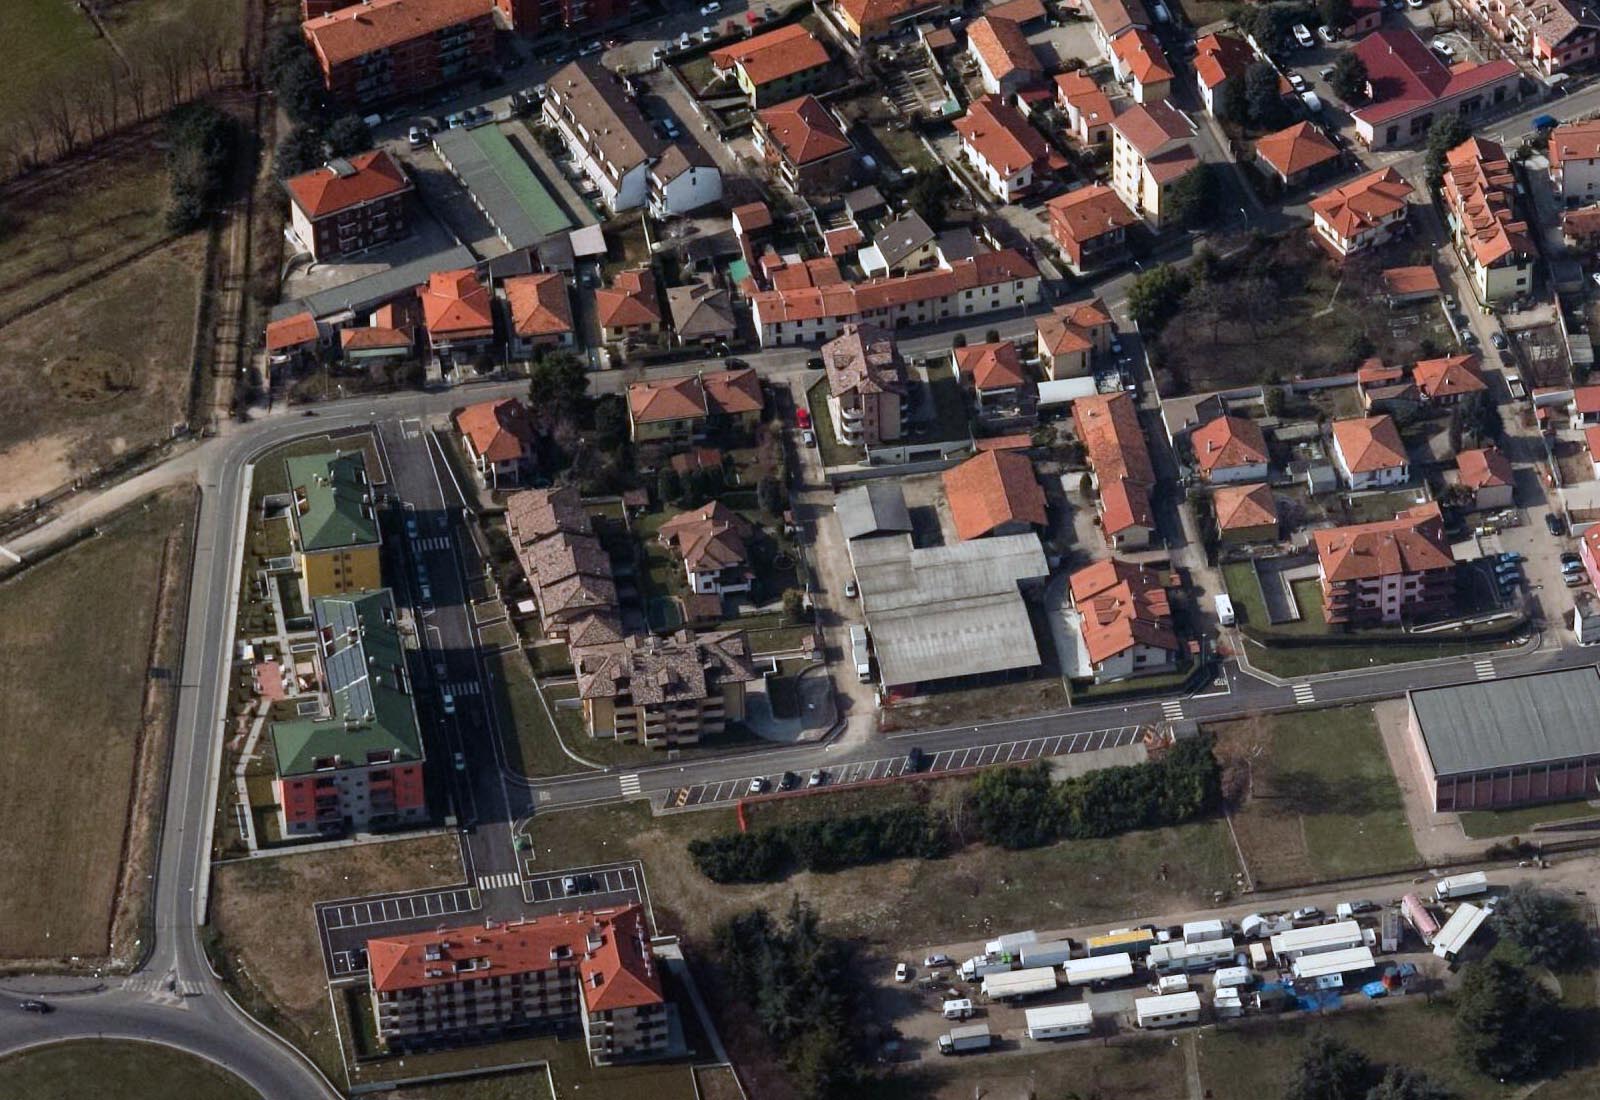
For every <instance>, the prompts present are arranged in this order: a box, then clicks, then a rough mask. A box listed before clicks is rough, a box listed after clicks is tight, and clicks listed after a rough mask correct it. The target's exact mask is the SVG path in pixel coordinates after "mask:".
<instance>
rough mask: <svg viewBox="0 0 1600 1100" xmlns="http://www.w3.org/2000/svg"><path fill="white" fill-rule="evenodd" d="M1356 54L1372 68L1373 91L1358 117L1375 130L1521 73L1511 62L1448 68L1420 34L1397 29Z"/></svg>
mask: <svg viewBox="0 0 1600 1100" xmlns="http://www.w3.org/2000/svg"><path fill="white" fill-rule="evenodd" d="M1351 52H1353V53H1354V54H1355V55H1356V56H1357V57H1359V58H1360V59H1361V60H1362V61H1363V62H1364V63H1365V64H1366V67H1367V77H1368V83H1369V85H1370V86H1371V88H1372V102H1371V103H1370V104H1368V105H1367V106H1365V107H1361V108H1358V109H1357V110H1356V111H1355V112H1353V113H1354V114H1355V116H1356V117H1357V118H1359V119H1361V120H1363V121H1365V122H1367V123H1370V124H1371V125H1374V126H1376V125H1379V124H1381V123H1384V122H1387V121H1388V120H1389V119H1392V118H1396V117H1398V116H1400V115H1404V114H1409V113H1411V112H1413V111H1421V110H1427V109H1428V108H1430V107H1431V106H1432V105H1433V104H1434V103H1436V102H1438V101H1439V100H1441V99H1449V98H1454V97H1456V96H1462V95H1466V94H1467V93H1468V92H1471V91H1472V90H1474V89H1476V88H1481V87H1484V86H1486V85H1489V84H1493V83H1495V82H1496V81H1501V80H1505V79H1506V78H1507V77H1512V76H1515V75H1516V73H1517V67H1516V65H1514V64H1512V63H1511V62H1510V61H1505V60H1498V61H1490V62H1487V63H1486V64H1482V65H1472V64H1469V63H1466V62H1463V63H1461V64H1459V65H1452V66H1449V67H1446V66H1445V65H1444V63H1443V62H1441V61H1440V60H1439V59H1438V58H1437V57H1435V56H1434V55H1433V51H1432V50H1430V49H1428V47H1427V45H1426V44H1425V43H1424V42H1423V41H1422V39H1421V38H1419V37H1417V35H1416V33H1415V32H1414V31H1412V30H1410V29H1400V28H1396V27H1387V28H1384V29H1382V30H1377V31H1373V32H1372V33H1371V34H1369V35H1367V36H1366V37H1365V38H1363V39H1362V40H1361V41H1360V42H1357V43H1356V44H1355V47H1354V49H1353V50H1352V51H1351Z"/></svg>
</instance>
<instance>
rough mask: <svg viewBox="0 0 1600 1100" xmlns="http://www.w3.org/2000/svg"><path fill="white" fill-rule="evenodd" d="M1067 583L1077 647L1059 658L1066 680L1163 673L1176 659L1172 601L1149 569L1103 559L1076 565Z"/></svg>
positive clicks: (1112, 679) (1100, 681)
mask: <svg viewBox="0 0 1600 1100" xmlns="http://www.w3.org/2000/svg"><path fill="white" fill-rule="evenodd" d="M1068 584H1069V586H1070V589H1071V594H1072V612H1071V613H1070V617H1069V622H1070V624H1071V626H1072V628H1073V633H1074V635H1076V639H1077V646H1076V649H1075V652H1071V653H1068V654H1066V655H1065V657H1064V660H1065V661H1066V662H1067V664H1068V666H1069V667H1068V669H1067V675H1068V676H1069V677H1071V678H1072V679H1075V680H1088V679H1092V680H1093V681H1094V682H1095V683H1097V684H1105V683H1112V682H1115V681H1118V680H1127V679H1130V678H1132V677H1134V676H1148V675H1150V674H1152V673H1157V672H1166V671H1168V670H1170V669H1172V668H1174V667H1176V666H1177V664H1178V661H1179V660H1181V659H1182V656H1183V646H1182V644H1181V643H1180V642H1179V641H1178V634H1177V631H1176V630H1174V629H1173V626H1172V603H1171V601H1170V600H1169V599H1168V597H1167V590H1166V588H1164V587H1163V586H1162V584H1161V579H1160V576H1159V574H1157V573H1156V572H1155V571H1154V570H1152V569H1145V568H1143V567H1142V566H1138V565H1132V564H1130V563H1128V562H1124V561H1117V560H1115V559H1108V560H1104V561H1097V562H1095V563H1094V564H1093V565H1090V566H1087V567H1086V568H1083V569H1080V570H1078V571H1077V572H1076V573H1074V574H1072V576H1071V578H1070V579H1069V581H1068Z"/></svg>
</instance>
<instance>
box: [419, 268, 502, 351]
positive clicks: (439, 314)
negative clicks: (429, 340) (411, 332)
mask: <svg viewBox="0 0 1600 1100" xmlns="http://www.w3.org/2000/svg"><path fill="white" fill-rule="evenodd" d="M417 297H418V298H420V299H421V300H422V317H423V323H424V324H425V325H426V326H427V329H428V332H429V333H431V334H433V335H435V336H447V335H460V336H467V335H471V334H474V333H479V332H483V333H492V332H494V307H493V305H492V304H491V303H490V301H489V291H488V289H487V288H486V287H485V286H484V285H483V284H482V283H480V282H478V276H477V273H476V272H474V271H473V270H472V269H471V268H469V267H464V268H462V269H461V270H459V271H435V272H434V273H433V274H432V275H429V276H428V285H427V286H424V287H422V288H421V289H419V290H418V291H417Z"/></svg>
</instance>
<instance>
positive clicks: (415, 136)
mask: <svg viewBox="0 0 1600 1100" xmlns="http://www.w3.org/2000/svg"><path fill="white" fill-rule="evenodd" d="M406 140H407V141H409V142H410V143H411V148H413V149H420V148H422V146H423V145H424V144H425V143H426V142H427V140H428V132H427V131H426V130H424V129H423V128H422V127H421V126H413V127H411V129H409V130H407V131H406Z"/></svg>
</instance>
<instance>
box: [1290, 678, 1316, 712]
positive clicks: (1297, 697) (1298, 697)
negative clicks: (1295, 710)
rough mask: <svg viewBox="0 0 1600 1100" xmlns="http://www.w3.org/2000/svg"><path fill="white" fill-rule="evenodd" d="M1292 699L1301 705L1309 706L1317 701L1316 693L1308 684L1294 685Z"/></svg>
mask: <svg viewBox="0 0 1600 1100" xmlns="http://www.w3.org/2000/svg"><path fill="white" fill-rule="evenodd" d="M1294 701H1295V702H1296V703H1299V704H1300V705H1301V706H1302V707H1305V706H1310V705H1311V704H1312V703H1315V702H1316V701H1317V693H1316V691H1315V690H1314V689H1313V688H1312V687H1311V685H1310V684H1296V685H1295V686H1294Z"/></svg>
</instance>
